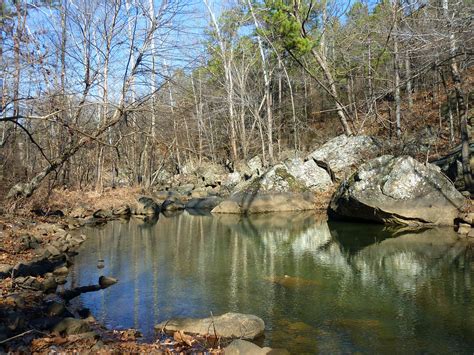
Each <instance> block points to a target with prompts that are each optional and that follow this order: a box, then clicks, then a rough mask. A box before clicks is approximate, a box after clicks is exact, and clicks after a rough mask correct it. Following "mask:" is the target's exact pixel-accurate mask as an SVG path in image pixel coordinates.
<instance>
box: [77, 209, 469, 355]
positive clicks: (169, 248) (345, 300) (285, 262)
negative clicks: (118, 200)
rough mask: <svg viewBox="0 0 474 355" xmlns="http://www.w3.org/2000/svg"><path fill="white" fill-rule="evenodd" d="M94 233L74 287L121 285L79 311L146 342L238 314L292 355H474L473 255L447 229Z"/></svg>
mask: <svg viewBox="0 0 474 355" xmlns="http://www.w3.org/2000/svg"><path fill="white" fill-rule="evenodd" d="M86 233H87V234H88V235H89V238H88V240H87V241H86V242H85V243H84V244H83V246H82V250H81V252H80V254H79V255H78V256H77V257H76V258H75V266H74V270H73V272H72V274H71V284H72V285H73V286H80V285H81V286H82V285H87V284H95V283H97V279H98V277H99V276H100V275H102V274H104V275H109V276H114V277H117V278H118V279H119V280H120V281H119V283H118V284H116V285H114V286H112V287H111V288H109V289H106V290H104V291H100V292H96V293H89V294H84V295H82V296H81V297H80V298H79V299H78V300H77V302H79V303H81V304H82V306H84V307H88V308H90V309H91V310H92V312H93V314H94V315H95V316H96V318H97V319H98V320H100V321H102V322H103V323H105V324H106V325H108V326H111V327H119V328H120V327H123V328H128V327H135V328H137V329H140V330H141V331H142V332H143V333H144V335H145V337H146V338H147V339H148V340H152V339H153V326H154V325H155V324H156V323H158V322H160V321H163V320H165V319H168V318H170V317H177V316H182V317H206V316H209V314H210V312H211V311H212V312H213V314H214V315H217V314H221V313H225V312H228V311H234V312H241V313H251V314H255V315H258V316H260V317H261V318H263V319H264V321H265V324H266V333H265V339H264V340H263V341H262V343H263V344H264V345H268V346H272V347H277V348H278V347H281V348H286V349H288V350H289V351H290V352H291V353H348V352H363V353H381V352H383V353H437V354H439V353H468V354H472V353H473V350H474V302H473V300H474V250H473V249H472V248H469V247H468V246H467V245H466V244H465V243H464V242H460V241H457V240H456V235H455V234H454V232H452V231H451V230H450V229H435V230H425V231H422V232H418V233H416V234H414V233H409V232H403V231H400V230H398V231H396V230H390V229H387V228H384V227H382V226H374V225H363V224H347V223H345V224H342V223H338V224H336V223H329V224H328V223H327V222H325V221H318V220H317V219H315V217H313V216H312V214H311V213H299V214H272V215H270V214H269V215H261V216H256V217H252V218H250V219H247V218H243V217H238V216H217V217H212V216H194V215H190V214H188V213H187V212H185V213H183V214H181V215H178V216H174V217H164V216H160V218H159V220H157V221H152V222H151V223H143V221H140V220H135V219H132V220H130V221H129V222H128V221H114V222H110V223H108V224H106V225H105V226H103V227H101V228H96V229H87V230H86ZM98 259H104V260H105V268H103V269H98V268H97V260H98ZM285 275H286V276H285Z"/></svg>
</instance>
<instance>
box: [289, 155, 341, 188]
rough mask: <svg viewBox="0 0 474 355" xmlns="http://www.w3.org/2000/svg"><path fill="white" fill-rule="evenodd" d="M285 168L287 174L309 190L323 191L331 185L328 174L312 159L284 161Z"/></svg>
mask: <svg viewBox="0 0 474 355" xmlns="http://www.w3.org/2000/svg"><path fill="white" fill-rule="evenodd" d="M285 166H286V168H287V171H288V173H290V174H291V175H293V176H294V177H295V178H296V179H298V180H300V181H301V182H302V183H303V184H304V185H305V186H306V187H307V188H308V189H310V190H313V191H324V190H326V189H327V188H328V187H330V186H332V184H333V183H332V180H331V176H330V175H329V173H328V172H327V171H326V170H324V169H323V168H321V167H319V166H318V165H317V164H316V162H315V161H314V160H313V159H309V160H307V161H303V159H301V158H293V159H290V160H288V161H286V162H285Z"/></svg>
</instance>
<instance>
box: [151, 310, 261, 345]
mask: <svg viewBox="0 0 474 355" xmlns="http://www.w3.org/2000/svg"><path fill="white" fill-rule="evenodd" d="M214 329H215V332H216V334H217V336H220V337H223V338H231V339H232V338H241V339H250V340H252V339H255V338H257V337H259V336H261V335H263V331H264V330H265V323H264V322H263V320H262V319H261V318H259V317H257V316H254V315H251V314H241V313H225V314H223V315H221V316H216V317H209V318H200V319H199V318H174V319H170V320H167V321H165V322H162V323H160V324H158V325H156V326H155V330H157V331H160V330H164V331H165V332H170V333H174V332H175V331H179V330H181V331H183V332H186V333H192V334H199V335H207V334H214Z"/></svg>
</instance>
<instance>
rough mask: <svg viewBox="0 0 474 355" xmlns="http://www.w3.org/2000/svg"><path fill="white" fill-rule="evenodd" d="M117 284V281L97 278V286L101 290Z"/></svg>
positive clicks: (109, 278) (106, 277)
mask: <svg viewBox="0 0 474 355" xmlns="http://www.w3.org/2000/svg"><path fill="white" fill-rule="evenodd" d="M117 282H118V280H117V279H115V278H113V277H108V276H101V277H99V285H100V287H102V288H107V287H110V286H112V285H114V284H116V283H117Z"/></svg>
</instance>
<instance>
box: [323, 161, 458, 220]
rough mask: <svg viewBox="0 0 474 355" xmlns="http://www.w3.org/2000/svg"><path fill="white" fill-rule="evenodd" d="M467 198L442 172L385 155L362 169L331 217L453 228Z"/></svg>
mask: <svg viewBox="0 0 474 355" xmlns="http://www.w3.org/2000/svg"><path fill="white" fill-rule="evenodd" d="M464 203H465V199H464V197H463V196H462V195H461V194H460V193H459V192H458V191H457V190H456V189H455V187H454V186H453V184H452V183H451V182H450V181H449V180H448V179H447V178H446V177H445V176H444V175H443V174H441V173H440V172H439V171H438V169H437V168H436V167H434V166H432V165H431V164H428V165H426V166H425V165H423V164H421V163H419V162H417V161H416V160H414V159H413V158H411V157H409V156H401V157H393V156H390V155H385V156H382V157H379V158H376V159H373V160H371V161H369V162H367V163H365V164H363V165H362V166H360V168H359V169H358V171H357V172H356V173H355V174H353V175H352V176H351V177H350V178H349V180H348V181H347V182H346V183H343V184H342V185H341V186H340V188H339V190H338V191H337V192H336V193H335V194H334V196H333V198H332V200H331V203H330V206H329V210H328V212H329V215H330V217H332V218H342V219H359V220H365V221H373V222H378V223H387V224H404V225H422V224H437V225H453V222H454V219H455V218H456V216H457V215H458V213H459V208H460V207H461V206H462V205H463V204H464Z"/></svg>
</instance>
